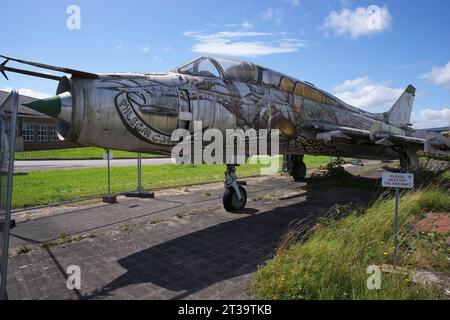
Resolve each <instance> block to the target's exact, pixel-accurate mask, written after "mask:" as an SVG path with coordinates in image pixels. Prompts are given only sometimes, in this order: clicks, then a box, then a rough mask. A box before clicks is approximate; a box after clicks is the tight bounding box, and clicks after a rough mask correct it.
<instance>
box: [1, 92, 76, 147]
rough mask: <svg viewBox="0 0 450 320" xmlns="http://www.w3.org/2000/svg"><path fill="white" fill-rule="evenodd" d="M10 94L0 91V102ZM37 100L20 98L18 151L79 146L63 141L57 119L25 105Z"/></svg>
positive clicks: (17, 132)
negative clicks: (58, 130) (59, 136)
mask: <svg viewBox="0 0 450 320" xmlns="http://www.w3.org/2000/svg"><path fill="white" fill-rule="evenodd" d="M8 94H9V92H8V91H3V90H0V102H2V101H3V100H4V99H5V98H6V96H7V95H8ZM35 100H37V99H36V98H33V97H28V96H24V95H20V96H19V111H18V114H17V130H16V151H31V150H46V149H62V148H73V147H77V146H78V145H76V144H74V143H71V142H68V141H67V140H64V141H61V140H59V139H58V136H57V134H56V131H55V125H56V123H55V119H53V118H50V117H48V116H46V115H44V114H42V113H39V112H36V111H34V110H32V109H30V108H27V107H25V106H24V105H23V104H26V103H29V102H32V101H35Z"/></svg>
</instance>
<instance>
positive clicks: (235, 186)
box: [223, 164, 247, 212]
mask: <svg viewBox="0 0 450 320" xmlns="http://www.w3.org/2000/svg"><path fill="white" fill-rule="evenodd" d="M243 185H245V182H240V181H237V177H236V165H233V164H227V171H225V181H224V187H225V193H224V194H223V207H224V208H225V210H227V211H229V212H235V211H239V210H241V209H243V208H244V207H245V204H246V203H247V192H246V191H245V188H244V187H243Z"/></svg>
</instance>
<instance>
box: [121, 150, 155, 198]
mask: <svg viewBox="0 0 450 320" xmlns="http://www.w3.org/2000/svg"><path fill="white" fill-rule="evenodd" d="M125 197H130V198H154V197H155V194H154V193H153V192H147V191H145V189H144V188H143V187H142V154H141V153H140V152H139V153H138V154H137V189H136V191H131V192H127V193H125Z"/></svg>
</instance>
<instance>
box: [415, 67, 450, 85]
mask: <svg viewBox="0 0 450 320" xmlns="http://www.w3.org/2000/svg"><path fill="white" fill-rule="evenodd" d="M422 79H426V80H429V81H431V82H432V83H434V84H437V85H440V86H443V87H445V88H447V89H449V90H450V61H449V62H447V64H446V65H445V66H443V67H436V66H434V67H433V68H432V69H431V71H430V72H428V73H425V74H424V75H422Z"/></svg>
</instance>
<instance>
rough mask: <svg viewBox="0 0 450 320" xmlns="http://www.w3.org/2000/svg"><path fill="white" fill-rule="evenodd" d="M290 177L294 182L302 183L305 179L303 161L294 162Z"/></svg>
mask: <svg viewBox="0 0 450 320" xmlns="http://www.w3.org/2000/svg"><path fill="white" fill-rule="evenodd" d="M292 177H293V178H294V180H295V181H303V180H304V179H305V177H306V165H305V163H304V162H303V161H295V162H294V164H293V168H292Z"/></svg>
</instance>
